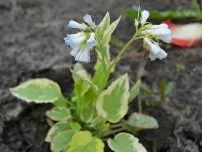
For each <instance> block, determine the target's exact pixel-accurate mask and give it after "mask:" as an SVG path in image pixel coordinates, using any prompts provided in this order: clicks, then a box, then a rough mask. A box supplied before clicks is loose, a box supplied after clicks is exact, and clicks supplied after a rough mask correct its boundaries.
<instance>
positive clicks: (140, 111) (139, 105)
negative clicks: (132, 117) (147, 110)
mask: <svg viewBox="0 0 202 152" xmlns="http://www.w3.org/2000/svg"><path fill="white" fill-rule="evenodd" d="M137 100H138V111H139V113H142V101H141V97H140V94H139V95H138V96H137Z"/></svg>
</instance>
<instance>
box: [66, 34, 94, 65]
mask: <svg viewBox="0 0 202 152" xmlns="http://www.w3.org/2000/svg"><path fill="white" fill-rule="evenodd" d="M64 40H65V43H66V44H67V45H69V46H70V47H71V48H72V50H71V51H70V55H71V56H73V57H74V58H75V60H76V61H80V62H90V50H91V49H92V48H93V47H95V46H96V40H95V33H93V32H92V33H91V34H90V37H89V39H87V36H86V34H85V33H84V32H79V33H77V34H70V35H67V37H66V38H64ZM85 41H86V42H85Z"/></svg>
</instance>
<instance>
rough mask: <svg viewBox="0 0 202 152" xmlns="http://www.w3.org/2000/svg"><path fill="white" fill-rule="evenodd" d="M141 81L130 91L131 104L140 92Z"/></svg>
mask: <svg viewBox="0 0 202 152" xmlns="http://www.w3.org/2000/svg"><path fill="white" fill-rule="evenodd" d="M140 87H141V80H138V81H137V82H136V83H135V85H134V86H133V87H132V88H131V89H130V98H129V102H131V101H133V100H134V99H135V98H136V97H137V95H138V94H139V92H140Z"/></svg>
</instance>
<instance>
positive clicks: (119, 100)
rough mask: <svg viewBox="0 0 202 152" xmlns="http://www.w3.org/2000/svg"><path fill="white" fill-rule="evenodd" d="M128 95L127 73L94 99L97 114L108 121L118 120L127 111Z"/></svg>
mask: <svg viewBox="0 0 202 152" xmlns="http://www.w3.org/2000/svg"><path fill="white" fill-rule="evenodd" d="M129 95H130V94H129V81H128V75H127V74H124V75H123V76H121V77H120V78H118V79H117V80H115V81H114V82H112V83H111V85H110V86H109V87H108V88H107V89H106V90H104V91H103V92H102V93H101V94H100V96H99V97H98V99H97V101H96V109H97V112H98V115H99V116H101V117H103V118H104V119H107V120H108V121H109V122H112V123H116V122H118V121H119V120H120V119H121V118H123V117H124V115H125V114H126V113H127V111H128V99H129Z"/></svg>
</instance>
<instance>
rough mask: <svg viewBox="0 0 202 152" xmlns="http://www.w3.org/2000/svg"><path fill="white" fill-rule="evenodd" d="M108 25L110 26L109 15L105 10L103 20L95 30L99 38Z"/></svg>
mask: <svg viewBox="0 0 202 152" xmlns="http://www.w3.org/2000/svg"><path fill="white" fill-rule="evenodd" d="M109 26H110V16H109V13H108V12H107V13H106V15H105V17H104V18H103V20H102V21H101V22H100V24H99V25H98V27H97V29H96V31H95V32H96V33H97V35H98V36H99V37H100V38H101V37H103V34H104V31H105V30H106V29H108V27H109Z"/></svg>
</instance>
